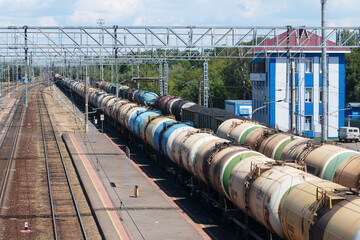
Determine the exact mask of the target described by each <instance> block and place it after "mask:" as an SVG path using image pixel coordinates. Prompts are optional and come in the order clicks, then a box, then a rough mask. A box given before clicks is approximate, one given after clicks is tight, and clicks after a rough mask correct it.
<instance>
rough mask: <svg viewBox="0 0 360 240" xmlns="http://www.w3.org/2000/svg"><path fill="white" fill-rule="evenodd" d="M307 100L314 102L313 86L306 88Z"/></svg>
mask: <svg viewBox="0 0 360 240" xmlns="http://www.w3.org/2000/svg"><path fill="white" fill-rule="evenodd" d="M305 102H307V103H311V102H312V88H305Z"/></svg>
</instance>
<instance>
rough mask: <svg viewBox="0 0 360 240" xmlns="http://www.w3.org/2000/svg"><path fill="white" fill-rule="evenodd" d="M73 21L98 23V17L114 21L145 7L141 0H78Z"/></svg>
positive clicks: (72, 16) (72, 17)
mask: <svg viewBox="0 0 360 240" xmlns="http://www.w3.org/2000/svg"><path fill="white" fill-rule="evenodd" d="M74 8H75V10H74V12H73V13H72V14H71V16H70V18H69V19H70V21H71V23H87V24H96V19H99V18H101V19H105V21H109V22H114V21H119V20H121V19H124V18H126V17H130V16H132V15H133V14H135V13H136V12H139V11H141V10H142V9H143V1H141V0H122V1H118V0H102V1H99V0H77V1H76V2H75V4H74Z"/></svg>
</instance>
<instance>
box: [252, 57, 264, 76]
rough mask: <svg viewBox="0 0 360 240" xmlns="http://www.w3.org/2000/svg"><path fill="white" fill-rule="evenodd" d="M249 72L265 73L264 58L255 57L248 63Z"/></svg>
mask: <svg viewBox="0 0 360 240" xmlns="http://www.w3.org/2000/svg"><path fill="white" fill-rule="evenodd" d="M250 73H266V66H265V59H255V60H254V61H253V62H252V63H251V64H250Z"/></svg>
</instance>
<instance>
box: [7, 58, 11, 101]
mask: <svg viewBox="0 0 360 240" xmlns="http://www.w3.org/2000/svg"><path fill="white" fill-rule="evenodd" d="M7 72H8V74H7V75H8V76H7V77H8V97H9V98H10V66H9V65H8V67H7Z"/></svg>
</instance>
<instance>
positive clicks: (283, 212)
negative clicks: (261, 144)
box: [59, 79, 360, 239]
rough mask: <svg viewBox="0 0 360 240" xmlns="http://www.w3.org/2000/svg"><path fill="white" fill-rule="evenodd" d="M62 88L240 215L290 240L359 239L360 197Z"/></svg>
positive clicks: (126, 106) (95, 95) (125, 106)
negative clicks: (160, 154) (159, 154)
mask: <svg viewBox="0 0 360 240" xmlns="http://www.w3.org/2000/svg"><path fill="white" fill-rule="evenodd" d="M59 80H60V82H61V84H62V85H63V86H65V87H66V88H68V89H69V90H70V91H74V92H75V93H77V94H78V95H79V96H80V97H81V98H85V96H87V97H88V98H89V102H90V103H91V104H93V105H94V106H96V107H97V108H101V109H103V111H104V112H105V114H106V115H107V116H108V118H109V119H111V120H113V121H114V122H116V123H117V125H118V127H119V128H120V129H122V132H124V133H127V134H129V135H132V136H136V137H137V138H138V139H139V140H141V141H142V142H143V143H144V144H146V145H147V146H148V147H149V148H151V149H153V151H155V152H158V153H162V154H163V155H165V156H166V157H167V158H168V159H170V160H171V161H172V162H174V163H175V164H177V165H178V166H180V167H181V168H182V169H185V170H186V171H187V172H188V173H189V174H190V175H192V176H194V177H195V178H197V179H199V181H201V182H203V183H206V184H207V185H208V186H209V187H211V188H212V189H214V190H215V191H217V192H218V193H219V195H221V196H225V197H226V198H227V199H228V200H229V201H230V202H231V203H233V204H234V205H235V206H236V207H237V208H238V209H241V210H242V211H243V212H245V213H246V215H249V216H251V217H253V218H254V219H256V220H257V221H258V222H260V223H262V224H263V225H264V226H266V227H267V228H268V229H270V230H271V231H272V232H275V233H276V234H277V235H278V236H280V237H282V238H287V239H358V238H359V237H360V197H359V194H358V192H356V191H354V190H351V189H349V188H345V187H343V186H341V185H339V184H337V183H334V182H330V181H327V180H323V179H320V178H318V177H316V176H314V175H311V174H309V173H306V172H303V171H300V170H298V169H296V168H293V167H290V166H287V165H286V164H285V163H281V164H280V163H279V162H277V161H275V160H273V159H271V158H269V157H266V156H264V155H263V154H261V153H259V152H256V151H252V150H249V149H247V148H244V147H242V146H238V145H236V144H235V145H234V144H233V143H231V141H229V140H227V139H223V138H220V137H218V136H215V135H213V134H211V133H209V132H206V131H203V130H201V129H197V128H194V127H192V126H190V125H188V124H184V123H182V122H179V121H176V120H174V119H171V118H168V117H166V116H163V115H161V114H160V112H159V111H151V110H150V109H149V108H146V107H140V106H138V105H137V104H135V103H132V102H129V101H128V100H125V99H120V100H119V101H118V102H116V98H115V97H114V95H110V94H107V93H104V92H101V91H98V90H96V89H94V88H89V89H88V93H85V89H84V85H83V84H82V83H79V82H75V81H72V80H68V79H59Z"/></svg>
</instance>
